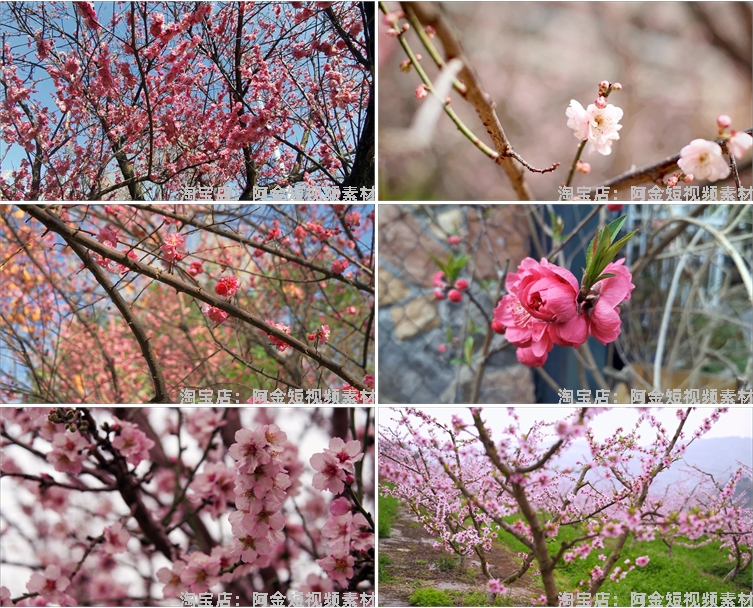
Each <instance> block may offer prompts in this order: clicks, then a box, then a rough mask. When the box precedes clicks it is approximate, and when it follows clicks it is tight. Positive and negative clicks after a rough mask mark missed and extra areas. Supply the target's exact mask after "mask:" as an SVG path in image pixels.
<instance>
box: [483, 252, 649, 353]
mask: <svg viewBox="0 0 753 608" xmlns="http://www.w3.org/2000/svg"><path fill="white" fill-rule="evenodd" d="M624 262H625V260H624V259H621V260H618V261H617V262H612V263H610V264H609V265H608V266H607V267H606V268H605V270H604V272H605V273H611V274H615V275H616V276H614V277H608V278H606V279H602V280H601V281H599V282H597V283H596V284H595V285H594V286H593V288H592V289H591V294H590V296H589V298H590V299H589V300H588V302H587V303H588V306H586V305H582V306H580V307H579V306H578V301H577V297H578V292H579V291H580V288H579V285H578V281H577V280H576V278H575V276H574V275H573V273H572V272H570V271H569V270H567V269H565V268H560V267H559V266H557V265H556V264H551V263H549V262H548V261H547V260H546V258H542V260H541V262H537V261H536V260H534V259H532V258H526V259H524V260H523V261H522V262H521V263H520V266H518V271H517V272H514V273H510V274H508V275H507V281H506V287H507V295H505V296H504V297H503V298H502V300H501V301H500V303H499V305H498V306H497V307H496V308H495V309H494V319H495V321H497V322H498V324H502V325H504V326H505V327H506V333H505V335H506V337H507V339H508V340H509V341H510V342H511V343H512V344H514V345H515V346H517V347H518V350H517V353H516V354H517V357H518V361H520V362H521V363H523V364H525V365H528V366H531V367H540V366H542V365H543V364H544V363H545V362H546V359H547V356H548V354H549V352H550V351H551V350H552V348H554V345H555V344H558V345H560V346H572V347H575V348H577V347H578V346H580V345H582V344H583V343H584V342H585V341H586V340H587V339H588V336H589V334H591V335H593V336H594V337H595V338H596V339H597V340H599V342H601V343H602V344H607V343H609V342H613V341H614V340H616V339H617V337H618V336H619V335H620V327H621V325H622V321H621V320H620V315H619V311H618V309H617V306H618V305H619V304H621V303H622V302H625V301H627V300H629V299H630V293H631V291H632V290H633V288H634V287H635V285H633V284H632V283H631V280H632V276H631V274H630V271H629V270H628V269H627V268H625V266H624ZM594 302H595V303H594Z"/></svg>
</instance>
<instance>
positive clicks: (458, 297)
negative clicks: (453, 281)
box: [447, 289, 463, 303]
mask: <svg viewBox="0 0 753 608" xmlns="http://www.w3.org/2000/svg"><path fill="white" fill-rule="evenodd" d="M447 297H448V298H450V302H455V303H457V302H461V301H462V300H463V294H462V293H460V292H459V291H458V290H457V289H450V293H448V294H447Z"/></svg>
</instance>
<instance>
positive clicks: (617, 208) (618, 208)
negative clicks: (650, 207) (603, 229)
mask: <svg viewBox="0 0 753 608" xmlns="http://www.w3.org/2000/svg"><path fill="white" fill-rule="evenodd" d="M624 206H625V205H617V204H612V205H607V210H608V211H622V208H623V207H624Z"/></svg>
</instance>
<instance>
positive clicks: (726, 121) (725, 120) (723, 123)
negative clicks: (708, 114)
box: [716, 114, 732, 129]
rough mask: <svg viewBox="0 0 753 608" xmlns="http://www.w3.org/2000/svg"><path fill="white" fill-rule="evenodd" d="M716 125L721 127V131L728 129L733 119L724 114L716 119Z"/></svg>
mask: <svg viewBox="0 0 753 608" xmlns="http://www.w3.org/2000/svg"><path fill="white" fill-rule="evenodd" d="M716 124H717V125H719V128H720V129H726V128H727V127H729V126H730V125H731V124H732V119H731V118H730V117H729V116H727V115H726V114H722V115H720V116H719V118H717V119H716Z"/></svg>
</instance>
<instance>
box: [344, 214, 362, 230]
mask: <svg viewBox="0 0 753 608" xmlns="http://www.w3.org/2000/svg"><path fill="white" fill-rule="evenodd" d="M345 225H346V226H351V227H352V226H360V225H361V214H360V213H358V211H351V212H350V213H346V214H345Z"/></svg>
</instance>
